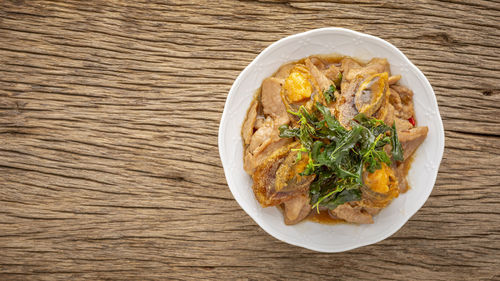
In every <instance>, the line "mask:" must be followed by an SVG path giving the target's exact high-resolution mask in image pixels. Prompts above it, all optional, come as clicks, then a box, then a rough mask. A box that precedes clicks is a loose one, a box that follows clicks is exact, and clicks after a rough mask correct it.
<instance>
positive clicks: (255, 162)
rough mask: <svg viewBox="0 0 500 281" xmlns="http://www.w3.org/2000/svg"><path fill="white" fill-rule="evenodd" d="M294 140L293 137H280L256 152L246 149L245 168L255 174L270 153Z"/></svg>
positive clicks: (250, 173)
mask: <svg viewBox="0 0 500 281" xmlns="http://www.w3.org/2000/svg"><path fill="white" fill-rule="evenodd" d="M291 142H292V140H291V139H279V140H276V141H275V142H272V143H269V144H268V145H267V146H266V147H265V148H264V149H263V150H260V151H256V152H254V153H255V154H253V153H251V152H249V151H248V149H247V151H245V157H244V159H243V160H244V162H243V168H244V169H245V171H246V172H247V173H248V174H249V175H253V173H254V172H255V169H256V168H257V167H258V166H260V165H261V164H262V163H263V162H264V161H265V160H266V159H267V158H268V157H269V156H270V155H272V154H273V153H274V152H275V151H277V150H279V149H281V148H282V147H285V146H287V145H288V144H290V143H291Z"/></svg>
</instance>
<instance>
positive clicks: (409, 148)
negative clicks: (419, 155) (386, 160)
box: [398, 127, 429, 160]
mask: <svg viewBox="0 0 500 281" xmlns="http://www.w3.org/2000/svg"><path fill="white" fill-rule="evenodd" d="M428 131H429V128H427V127H416V128H412V129H410V130H408V131H401V132H400V133H398V138H399V142H400V143H401V147H402V148H403V157H404V159H405V160H406V159H408V158H409V157H410V156H411V155H412V154H413V153H414V152H415V150H417V148H418V147H419V146H420V144H422V142H423V141H424V140H425V137H426V136H427V132H428Z"/></svg>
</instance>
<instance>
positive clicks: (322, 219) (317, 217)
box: [307, 210, 345, 224]
mask: <svg viewBox="0 0 500 281" xmlns="http://www.w3.org/2000/svg"><path fill="white" fill-rule="evenodd" d="M307 220H310V221H313V222H318V223H323V224H338V223H345V221H344V220H342V219H335V218H332V217H331V216H330V214H329V213H328V211H327V210H321V211H319V213H318V212H317V211H316V210H313V211H312V212H311V214H309V216H308V217H307Z"/></svg>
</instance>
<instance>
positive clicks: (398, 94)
mask: <svg viewBox="0 0 500 281" xmlns="http://www.w3.org/2000/svg"><path fill="white" fill-rule="evenodd" d="M400 79H401V76H400V75H392V74H391V71H390V65H389V63H388V62H387V60H386V59H383V58H374V59H372V60H370V61H369V62H367V63H362V62H361V61H359V60H357V59H355V58H352V57H341V56H310V57H307V58H304V59H302V60H299V61H296V62H292V63H287V64H285V65H283V66H281V67H280V68H279V69H278V70H277V72H276V73H275V74H274V75H272V76H271V77H268V78H266V79H264V81H263V82H262V85H261V88H260V89H259V91H258V92H257V94H256V96H255V98H254V100H253V101H252V103H251V105H250V107H249V109H248V112H247V116H246V119H245V120H244V122H243V125H242V131H241V136H242V139H243V145H244V158H243V161H244V168H245V171H246V172H247V173H248V174H249V175H251V176H252V179H253V186H252V188H253V191H254V194H255V197H256V199H257V200H258V201H259V203H260V204H261V205H262V206H263V207H270V206H277V207H279V208H280V209H281V210H282V211H283V216H284V221H285V223H286V224H290V225H291V224H296V223H298V222H300V221H303V220H304V219H307V218H308V219H310V220H313V221H316V222H320V223H334V222H348V223H358V224H365V223H373V216H375V215H376V214H377V213H379V212H380V210H382V209H383V208H384V207H386V206H387V205H388V204H389V203H390V202H391V201H392V200H393V199H394V198H396V197H398V196H399V194H400V193H404V192H406V191H407V190H408V188H409V187H408V183H407V181H406V175H407V173H408V170H409V168H410V165H411V160H412V155H413V153H414V152H415V150H416V149H417V148H418V147H419V146H420V144H421V143H422V142H423V141H424V140H425V138H426V136H427V131H428V129H427V127H417V126H416V119H415V114H414V109H413V92H412V91H411V90H410V89H408V88H406V87H405V86H403V85H400V84H399V80H400Z"/></svg>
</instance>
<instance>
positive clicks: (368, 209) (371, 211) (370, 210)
mask: <svg viewBox="0 0 500 281" xmlns="http://www.w3.org/2000/svg"><path fill="white" fill-rule="evenodd" d="M363 210H364V211H366V212H367V213H368V214H369V215H371V216H375V215H376V214H378V213H380V211H381V210H382V208H379V207H372V206H370V207H368V206H364V207H363Z"/></svg>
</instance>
